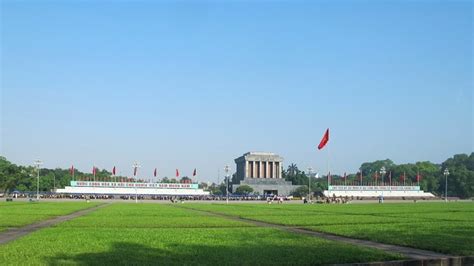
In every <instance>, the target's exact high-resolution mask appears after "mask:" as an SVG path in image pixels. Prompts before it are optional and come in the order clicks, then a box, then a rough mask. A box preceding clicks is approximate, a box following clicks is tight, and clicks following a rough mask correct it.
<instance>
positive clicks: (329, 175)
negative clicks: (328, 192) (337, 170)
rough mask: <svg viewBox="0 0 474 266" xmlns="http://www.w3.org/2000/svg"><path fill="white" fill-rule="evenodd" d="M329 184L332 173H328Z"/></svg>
mask: <svg viewBox="0 0 474 266" xmlns="http://www.w3.org/2000/svg"><path fill="white" fill-rule="evenodd" d="M328 182H329V184H331V172H329V173H328Z"/></svg>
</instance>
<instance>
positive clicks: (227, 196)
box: [224, 165, 230, 204]
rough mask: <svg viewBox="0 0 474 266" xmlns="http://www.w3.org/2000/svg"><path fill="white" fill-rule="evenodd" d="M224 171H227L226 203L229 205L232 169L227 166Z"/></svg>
mask: <svg viewBox="0 0 474 266" xmlns="http://www.w3.org/2000/svg"><path fill="white" fill-rule="evenodd" d="M224 171H225V183H226V185H225V195H226V203H227V204H229V171H230V167H229V166H228V165H226V166H225V167H224Z"/></svg>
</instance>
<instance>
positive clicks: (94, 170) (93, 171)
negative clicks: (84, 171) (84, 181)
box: [92, 166, 97, 175]
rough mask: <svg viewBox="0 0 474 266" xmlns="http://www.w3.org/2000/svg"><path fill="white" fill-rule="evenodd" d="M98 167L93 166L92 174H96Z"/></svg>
mask: <svg viewBox="0 0 474 266" xmlns="http://www.w3.org/2000/svg"><path fill="white" fill-rule="evenodd" d="M96 171H97V169H96V168H95V166H93V167H92V174H93V175H95V173H96Z"/></svg>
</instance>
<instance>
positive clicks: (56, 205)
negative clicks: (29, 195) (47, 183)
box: [0, 202, 97, 231]
mask: <svg viewBox="0 0 474 266" xmlns="http://www.w3.org/2000/svg"><path fill="white" fill-rule="evenodd" d="M96 205H97V203H85V202H41V203H39V202H0V231H4V230H6V229H8V228H12V227H20V226H25V225H27V224H32V223H35V222H38V221H42V220H46V219H50V218H52V217H55V216H60V215H65V214H69V213H72V212H75V211H78V210H81V209H85V208H90V207H93V206H96Z"/></svg>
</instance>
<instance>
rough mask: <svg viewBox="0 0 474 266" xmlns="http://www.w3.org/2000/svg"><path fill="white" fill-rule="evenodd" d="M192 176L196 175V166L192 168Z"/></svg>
mask: <svg viewBox="0 0 474 266" xmlns="http://www.w3.org/2000/svg"><path fill="white" fill-rule="evenodd" d="M193 176H196V168H194V171H193Z"/></svg>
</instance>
